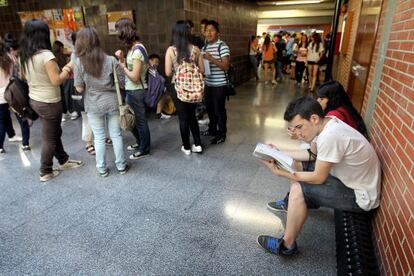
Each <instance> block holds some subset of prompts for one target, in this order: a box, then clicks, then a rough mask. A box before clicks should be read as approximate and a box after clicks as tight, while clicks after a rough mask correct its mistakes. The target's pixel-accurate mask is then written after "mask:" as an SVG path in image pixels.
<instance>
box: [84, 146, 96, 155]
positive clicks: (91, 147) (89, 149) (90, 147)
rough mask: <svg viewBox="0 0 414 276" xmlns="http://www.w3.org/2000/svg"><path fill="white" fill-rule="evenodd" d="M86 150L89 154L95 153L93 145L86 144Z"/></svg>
mask: <svg viewBox="0 0 414 276" xmlns="http://www.w3.org/2000/svg"><path fill="white" fill-rule="evenodd" d="M85 149H86V151H87V152H88V153H89V155H95V153H96V152H95V147H94V146H93V145H90V146H86V148H85Z"/></svg>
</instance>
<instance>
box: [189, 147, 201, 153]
mask: <svg viewBox="0 0 414 276" xmlns="http://www.w3.org/2000/svg"><path fill="white" fill-rule="evenodd" d="M191 151H192V152H195V153H202V152H203V148H202V147H201V146H200V145H199V146H196V145H192V146H191Z"/></svg>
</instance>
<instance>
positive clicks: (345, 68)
mask: <svg viewBox="0 0 414 276" xmlns="http://www.w3.org/2000/svg"><path fill="white" fill-rule="evenodd" d="M361 3H362V1H361V0H350V1H349V3H348V15H347V16H348V18H350V14H349V11H352V12H353V16H352V27H351V34H350V39H349V46H348V50H347V52H346V53H340V54H339V57H338V65H339V66H338V71H336V75H335V76H334V77H335V79H336V80H338V81H339V82H340V83H341V84H342V85H343V86H344V88H345V89H347V88H348V80H349V75H350V72H351V63H352V56H353V54H354V45H355V40H356V37H357V32H358V23H359V15H360V13H361ZM340 20H343V17H341V18H340ZM347 20H348V19H347ZM348 22H349V21H348ZM341 25H342V24H341Z"/></svg>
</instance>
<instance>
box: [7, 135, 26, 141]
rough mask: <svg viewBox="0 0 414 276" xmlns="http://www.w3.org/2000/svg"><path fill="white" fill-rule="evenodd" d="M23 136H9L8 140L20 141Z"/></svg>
mask: <svg viewBox="0 0 414 276" xmlns="http://www.w3.org/2000/svg"><path fill="white" fill-rule="evenodd" d="M21 141H23V138H22V137H21V136H19V135H14V136H13V137H11V138H9V142H21Z"/></svg>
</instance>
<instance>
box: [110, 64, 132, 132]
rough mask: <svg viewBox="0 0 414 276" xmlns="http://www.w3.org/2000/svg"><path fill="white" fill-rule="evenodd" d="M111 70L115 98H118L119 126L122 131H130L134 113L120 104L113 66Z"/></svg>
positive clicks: (116, 76) (119, 93)
mask: <svg viewBox="0 0 414 276" xmlns="http://www.w3.org/2000/svg"><path fill="white" fill-rule="evenodd" d="M112 70H113V74H114V82H115V89H116V96H117V98H118V107H119V125H120V126H121V129H122V130H132V129H133V128H134V127H135V112H134V110H132V108H131V107H130V106H129V105H127V104H123V103H122V96H121V89H120V88H119V80H118V75H117V73H116V70H115V65H112Z"/></svg>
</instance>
